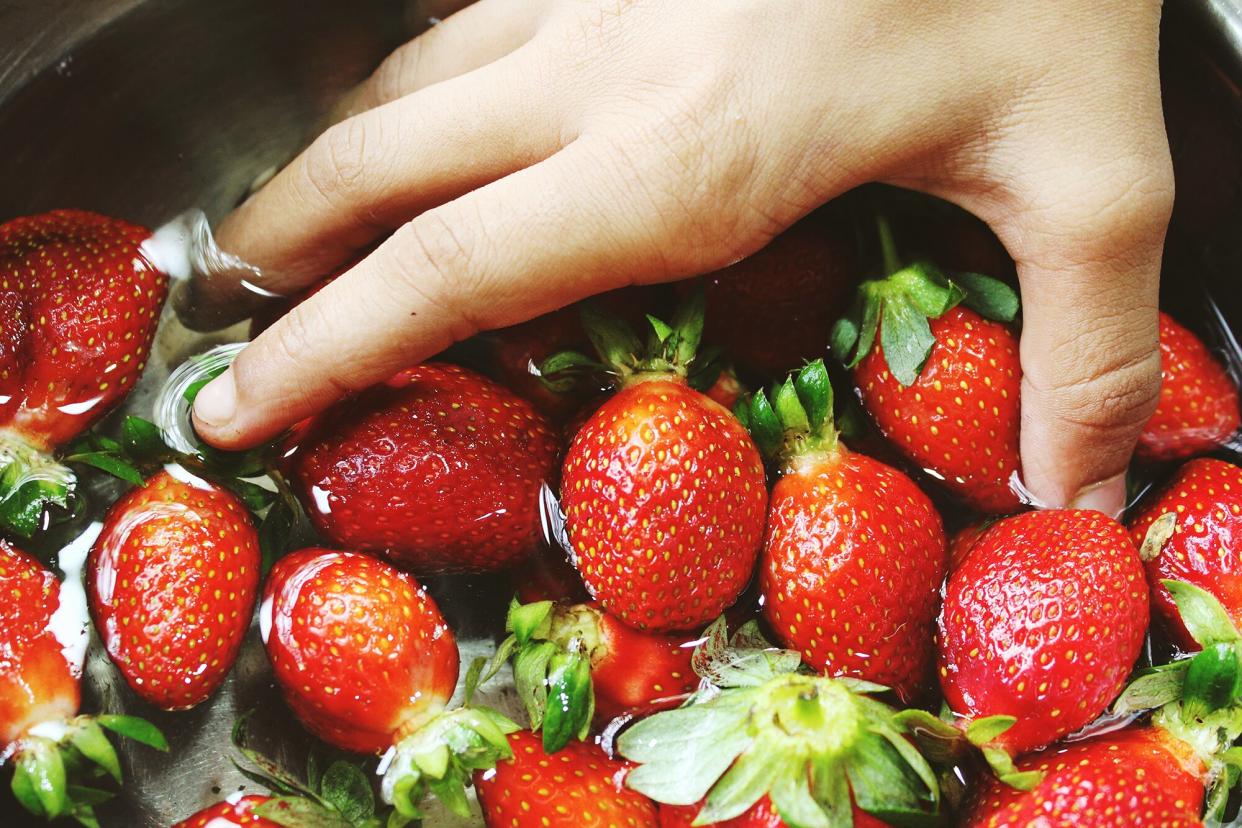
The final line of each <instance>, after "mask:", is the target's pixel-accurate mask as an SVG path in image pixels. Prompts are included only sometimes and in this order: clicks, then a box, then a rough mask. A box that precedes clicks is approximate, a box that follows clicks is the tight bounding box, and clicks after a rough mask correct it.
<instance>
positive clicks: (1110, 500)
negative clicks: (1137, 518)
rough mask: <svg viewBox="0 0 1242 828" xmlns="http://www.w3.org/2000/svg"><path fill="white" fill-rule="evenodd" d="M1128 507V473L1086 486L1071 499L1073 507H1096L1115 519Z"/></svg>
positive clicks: (1095, 508) (1070, 506)
mask: <svg viewBox="0 0 1242 828" xmlns="http://www.w3.org/2000/svg"><path fill="white" fill-rule="evenodd" d="M1125 507H1126V474H1125V472H1122V473H1121V474H1117V475H1114V476H1112V477H1110V478H1108V479H1107V480H1103V481H1101V482H1099V483H1093V484H1091V485H1090V486H1084V487H1083V488H1082V489H1080V490H1079V492H1078V494H1077V495H1075V496H1074V497H1073V499H1071V500H1070V503H1069V508H1071V509H1094V510H1095V511H1097V512H1103V513H1104V514H1106V515H1108V516H1109V517H1111V518H1113V519H1114V520H1116V519H1119V518H1120V517H1121V513H1122V512H1123V511H1125Z"/></svg>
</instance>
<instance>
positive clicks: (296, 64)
mask: <svg viewBox="0 0 1242 828" xmlns="http://www.w3.org/2000/svg"><path fill="white" fill-rule="evenodd" d="M513 2H522V0H513ZM457 4H458V3H456V2H454V0H440V2H424V3H403V2H399V1H398V0H391V1H390V2H384V0H200V1H199V2H191V0H145V1H144V0H77V2H74V0H0V220H4V219H7V218H9V217H11V216H14V215H21V214H26V213H32V212H37V211H40V210H45V209H49V208H53V207H71V206H72V207H82V208H87V209H92V210H98V211H101V212H106V213H113V214H117V215H120V216H123V217H126V218H129V219H132V220H136V221H142V222H145V223H147V224H150V225H157V224H160V223H162V222H163V221H165V220H166V219H168V218H170V217H172V216H173V215H176V214H178V213H180V212H181V211H182V210H184V209H186V208H188V207H193V206H197V207H201V208H203V209H205V210H206V211H207V213H208V214H209V215H210V216H212V217H213V218H215V217H219V216H220V215H221V214H222V213H224V212H225V211H227V210H228V209H229V208H230V207H231V206H232V205H234V204H235V203H236V202H237V201H238V200H239V198H241V197H242V196H243V195H244V193H245V192H246V190H247V188H248V186H249V184H250V183H251V182H252V181H253V180H254V179H255V178H256V177H257V176H259V175H260V174H262V173H263V172H265V171H267V170H269V169H271V168H272V167H274V166H276V165H279V164H280V163H282V162H283V161H285V160H286V159H288V158H289V157H290V155H291V154H292V153H293V152H295V151H296V150H297V148H298V147H299V146H301V145H302V144H303V142H304V141H305V140H306V138H307V137H308V136H307V133H308V131H309V130H310V128H311V126H312V125H313V124H314V123H316V121H317V120H318V119H319V118H320V117H322V115H323V113H324V112H325V111H326V110H327V108H328V107H329V106H330V104H331V103H332V101H333V100H334V99H335V98H336V97H337V96H338V95H339V94H340V93H341V92H342V91H343V90H345V89H346V88H348V87H349V86H350V85H351V84H353V83H355V82H356V81H357V80H359V79H360V78H362V77H363V76H364V75H365V74H366V73H367V72H368V71H369V70H370V69H371V68H373V67H374V66H375V65H376V64H377V63H378V62H379V61H380V60H381V59H382V57H383V56H384V55H385V54H387V53H388V52H389V51H390V50H391V49H392V48H393V47H395V46H396V45H397V44H399V43H400V42H402V41H403V40H405V39H406V38H407V37H408V36H409V35H410V34H411V33H412V32H414V31H416V30H418V29H420V28H422V27H423V26H425V25H426V23H427V19H428V17H430V16H443V15H445V14H447V13H448V11H450V10H451V7H452V6H454V5H457ZM1167 20H1168V25H1167V26H1166V29H1167V32H1166V40H1167V42H1166V55H1165V62H1166V66H1168V67H1169V71H1168V72H1167V73H1166V74H1167V75H1168V77H1166V92H1167V93H1168V95H1169V96H1170V97H1171V98H1173V99H1176V101H1177V104H1176V106H1174V105H1173V104H1170V121H1171V125H1170V131H1171V135H1172V136H1173V139H1174V140H1173V143H1174V152H1175V158H1176V159H1177V163H1178V174H1179V206H1178V215H1177V217H1176V218H1175V221H1174V225H1173V229H1172V231H1171V234H1170V246H1169V249H1170V253H1169V257H1168V264H1167V268H1168V270H1169V271H1171V272H1173V273H1174V274H1175V276H1176V277H1177V278H1176V279H1168V278H1166V284H1169V285H1174V286H1176V285H1184V284H1185V282H1184V280H1183V279H1182V277H1183V276H1185V275H1186V274H1190V273H1193V274H1194V275H1195V276H1203V277H1204V279H1205V281H1206V282H1207V284H1208V285H1209V286H1210V288H1211V290H1212V293H1213V294H1214V295H1215V297H1216V298H1217V300H1218V301H1219V302H1220V305H1221V307H1222V308H1223V309H1224V313H1225V315H1226V317H1227V318H1228V319H1229V320H1231V321H1232V322H1233V323H1234V326H1235V327H1237V324H1238V323H1239V322H1242V292H1240V291H1238V290H1237V289H1236V278H1237V277H1236V275H1235V274H1236V273H1237V272H1238V271H1237V269H1236V267H1235V266H1234V263H1235V262H1238V261H1242V255H1239V247H1240V245H1242V234H1240V233H1239V232H1238V228H1239V227H1242V184H1240V183H1239V182H1242V162H1240V161H1239V148H1240V147H1242V106H1240V105H1239V97H1238V93H1237V83H1238V82H1239V80H1240V79H1242V0H1194V1H1193V2H1192V0H1170V2H1169V3H1168V4H1167ZM1205 55H1207V56H1210V59H1208V58H1205ZM1230 79H1232V83H1231V82H1230ZM1205 146H1206V147H1207V149H1205ZM1185 293H1186V291H1184V290H1180V289H1178V290H1174V289H1170V290H1167V291H1166V294H1167V296H1166V298H1167V299H1168V301H1169V302H1170V303H1172V304H1173V305H1174V306H1176V305H1177V304H1178V303H1179V302H1181V303H1182V304H1183V309H1184V310H1185V313H1186V314H1189V315H1194V314H1200V313H1201V311H1200V310H1199V309H1198V308H1197V307H1194V308H1191V307H1186V306H1185V299H1184V294H1185ZM1196 303H1197V300H1196ZM236 334H237V332H236V331H233V332H226V333H224V334H222V335H217V336H215V337H211V338H207V337H202V336H197V335H192V334H189V333H188V332H186V331H185V330H184V329H182V328H180V326H178V325H177V324H176V322H175V320H172V319H171V318H166V319H165V325H164V327H163V329H162V331H161V334H160V339H159V343H158V346H157V352H156V355H155V357H154V358H153V359H152V360H151V365H150V368H149V370H148V374H147V376H146V377H145V379H144V381H143V384H142V386H141V388H140V389H139V392H138V393H136V394H135V395H134V397H133V398H132V399H131V401H130V403H129V406H128V407H129V409H130V410H131V411H135V412H137V413H143V414H147V413H149V410H150V404H151V398H152V393H153V391H154V389H156V388H158V387H159V385H160V384H161V383H162V381H163V379H164V377H165V376H166V375H167V373H168V371H169V369H170V368H171V367H173V366H175V365H176V364H177V363H179V362H180V361H181V360H182V359H184V357H185V356H186V355H187V354H188V353H193V352H196V351H199V350H203V349H205V348H206V347H207V346H208V345H209V344H211V343H213V342H216V341H219V340H220V339H221V338H227V337H229V336H230V335H236ZM430 586H431V589H432V591H433V592H434V593H435V594H436V596H437V598H438V599H439V600H440V601H441V603H442V606H443V608H444V610H445V613H446V615H447V616H448V617H449V620H450V622H451V623H452V624H453V626H454V628H455V629H456V630H457V631H458V635H459V640H460V641H461V642H462V644H463V650H464V652H463V665H464V664H466V663H468V662H469V659H470V656H471V655H473V654H475V653H477V652H480V651H482V650H484V649H486V648H487V647H488V646H489V645H490V641H491V635H492V634H493V633H494V632H495V630H496V629H497V624H496V621H497V618H496V617H495V616H490V617H489V616H487V615H483V614H480V612H479V610H478V608H479V607H484V606H490V607H501V606H503V604H504V602H505V600H506V597H507V592H506V590H507V586H506V585H505V584H503V583H497V582H491V581H478V580H475V581H472V582H464V581H455V582H454V581H446V582H443V583H434V584H431V585H430ZM494 692H498V693H499V694H500V696H502V697H503V698H498V699H496V701H498V702H499V703H500V705H501V706H503V707H509V708H510V709H512V708H511V703H512V699H511V698H508V697H507V695H506V694H507V691H506V690H504V688H503V683H502V684H501V689H500V690H498V691H494ZM83 706H84V708H85V709H87V710H114V711H122V710H123V711H126V712H132V713H137V714H139V715H146V716H149V717H150V718H151V719H152V720H153V721H155V722H156V723H157V724H158V725H159V726H161V727H162V728H163V729H164V730H165V732H166V733H167V734H168V735H169V736H170V738H171V741H172V744H173V751H172V753H171V754H170V755H168V756H162V755H157V754H153V753H152V752H150V751H146V750H145V749H142V748H135V749H130V748H129V747H126V749H125V762H126V765H127V768H126V770H127V776H128V785H127V788H126V791H125V794H124V795H123V796H122V797H121V798H120V799H119V800H118V801H117V802H116V803H114V804H113V805H111V806H109V807H107V808H105V809H104V810H103V811H102V812H101V822H102V824H103V825H104V826H126V828H129V827H130V826H133V827H134V828H145V827H146V826H167V825H169V824H170V823H171V822H173V821H175V820H176V819H179V818H182V817H185V816H187V815H188V814H190V813H191V812H192V811H194V810H195V809H197V808H199V807H202V806H203V805H205V804H207V803H209V802H211V801H214V800H216V799H219V798H220V797H221V796H223V795H225V794H227V793H230V792H232V791H233V790H236V789H237V787H238V786H239V785H241V784H243V782H244V780H243V778H242V777H241V776H240V775H239V774H237V773H236V771H234V770H233V769H232V768H231V765H230V762H229V757H230V756H231V755H232V753H231V750H230V748H229V744H228V732H229V728H230V726H231V724H232V721H233V718H234V716H235V715H236V714H237V713H238V712H240V711H243V710H247V709H251V708H255V709H256V710H257V714H256V715H255V717H254V721H255V725H256V730H257V731H258V733H257V736H258V738H259V742H260V746H261V747H265V748H267V749H268V750H269V751H270V752H272V753H273V754H275V755H276V756H278V757H281V758H283V759H284V760H285V761H286V762H287V763H288V764H290V765H291V766H294V767H296V766H297V765H298V764H299V763H300V762H301V761H302V757H303V755H304V752H305V750H306V748H307V746H308V744H309V740H308V739H307V738H306V737H304V736H302V735H301V730H300V728H298V727H297V725H296V724H295V723H294V722H293V720H292V718H291V717H290V715H289V714H288V712H287V711H286V710H285V707H284V705H283V704H282V703H281V701H280V699H279V695H278V693H277V692H276V691H275V689H274V688H273V686H272V683H271V677H270V673H269V671H268V669H267V664H266V658H265V655H264V653H263V648H262V645H261V644H260V643H259V641H258V638H257V635H255V634H254V633H253V632H252V634H251V637H250V639H249V640H248V642H247V645H246V647H245V649H244V651H243V652H242V655H241V658H240V660H239V662H238V664H237V667H236V669H235V670H234V674H233V676H232V677H231V678H230V679H229V681H228V683H227V684H226V686H225V687H224V688H223V689H222V690H221V691H220V692H219V693H218V694H217V696H216V697H215V698H214V699H213V700H212V701H211V702H209V703H208V704H205V705H203V706H201V707H200V708H198V709H196V710H193V711H190V712H186V713H177V714H163V713H159V712H153V711H150V710H149V709H145V708H144V706H143V705H141V704H140V703H138V702H137V701H136V700H135V698H134V697H133V696H132V694H131V693H130V692H129V691H128V689H127V688H126V687H125V685H124V683H123V682H121V681H119V679H118V676H117V674H116V672H115V671H114V670H113V668H112V667H111V665H110V664H109V663H108V661H107V659H106V657H105V656H104V655H103V654H102V653H101V651H100V650H99V648H98V646H94V647H93V648H92V654H91V658H90V660H89V662H88V668H87V682H86V690H85V698H84V700H83ZM427 823H428V824H430V825H452V824H454V823H453V821H452V820H449V819H448V818H447V817H444V816H443V815H436V816H433V817H432V818H431V819H429V820H428V821H427ZM25 824H26V820H25V819H24V818H23V817H22V816H21V815H20V814H19V813H18V812H17V811H16V810H15V806H14V805H13V804H12V802H11V800H9V799H6V798H4V797H3V796H2V795H0V826H5V828H10V826H17V825H25Z"/></svg>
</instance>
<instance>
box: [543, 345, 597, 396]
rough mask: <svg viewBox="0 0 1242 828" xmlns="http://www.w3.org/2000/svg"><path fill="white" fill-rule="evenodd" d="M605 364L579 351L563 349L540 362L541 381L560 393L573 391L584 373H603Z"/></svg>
mask: <svg viewBox="0 0 1242 828" xmlns="http://www.w3.org/2000/svg"><path fill="white" fill-rule="evenodd" d="M606 371H607V369H606V368H605V367H604V364H603V363H602V362H600V361H599V360H597V359H592V358H591V357H589V356H587V355H586V354H580V353H578V352H577V351H561V352H559V353H555V354H553V355H552V356H550V357H548V358H547V359H545V360H544V361H543V362H542V363H540V364H539V378H540V381H541V382H542V383H543V384H544V385H545V386H547V387H548V388H549V389H551V390H553V391H556V392H558V393H565V392H567V391H572V390H573V389H574V388H575V387H576V386H577V385H578V382H579V380H580V379H581V378H582V377H583V376H584V375H588V376H589V375H591V374H603V373H605V372H606Z"/></svg>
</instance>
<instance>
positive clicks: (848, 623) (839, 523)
mask: <svg viewBox="0 0 1242 828" xmlns="http://www.w3.org/2000/svg"><path fill="white" fill-rule="evenodd" d="M746 419H747V420H748V421H749V425H750V428H751V431H752V433H753V434H754V435H755V437H756V440H757V441H758V442H759V444H760V446H762V447H763V449H764V452H765V453H766V454H769V455H771V456H773V457H776V458H779V461H780V464H781V478H780V480H779V481H777V483H776V485H775V486H774V487H773V489H772V497H771V500H770V502H769V507H768V527H767V536H766V538H765V540H764V545H763V554H762V558H761V560H760V567H759V572H760V575H759V578H760V580H759V589H760V592H761V593H762V595H763V612H764V616H765V617H766V618H767V620H768V623H769V624H770V625H771V627H772V629H773V631H775V633H776V635H777V638H778V639H779V640H780V641H781V643H783V644H784V645H785V646H787V647H791V648H793V649H796V650H798V651H799V652H801V653H802V658H803V660H804V661H805V662H806V663H807V664H808V665H810V666H811V667H813V668H815V669H816V670H817V671H820V672H822V673H825V674H827V675H834V676H836V675H844V676H852V677H855V678H861V679H865V680H867V681H873V682H876V683H878V684H883V685H887V686H891V687H892V688H893V689H894V690H895V691H896V692H897V694H898V696H900V697H901V699H902V700H903V701H910V700H911V699H914V698H916V697H918V696H919V695H920V694H921V693H922V691H924V690H925V689H927V688H928V686H929V685H930V684H931V681H930V680H931V670H932V629H933V625H934V624H935V620H936V610H937V607H938V604H939V590H940V584H941V582H942V581H943V580H944V575H945V537H944V527H943V526H942V525H941V522H940V516H939V514H937V512H936V509H935V507H933V506H932V503H931V501H930V500H929V499H928V498H927V496H926V495H925V494H923V492H922V491H920V490H919V488H918V486H916V485H914V483H913V482H912V481H911V480H910V479H909V478H908V477H906V476H905V475H904V474H902V473H901V472H899V471H897V470H896V469H893V468H891V467H889V466H886V465H884V464H883V463H880V462H878V461H876V460H872V459H871V458H870V457H867V456H865V455H862V454H855V453H854V452H851V451H850V450H849V449H847V448H845V447H844V446H843V445H841V443H840V442H838V440H837V433H836V430H835V428H834V426H833V421H832V387H831V385H830V384H829V382H828V372H827V369H825V367H824V363H823V361H822V360H817V361H816V362H813V363H811V364H810V365H809V366H807V367H806V368H804V369H803V370H802V371H801V372H800V373H799V374H798V376H797V378H796V380H795V379H794V378H790V379H788V380H786V382H785V383H784V384H783V385H781V386H779V387H778V388H777V389H776V390H775V391H774V393H773V401H772V402H771V403H769V401H768V397H767V396H766V395H764V394H763V393H762V392H760V393H759V394H756V395H755V397H754V398H752V400H751V401H750V404H749V406H748V410H747V415H746Z"/></svg>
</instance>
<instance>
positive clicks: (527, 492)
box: [290, 363, 557, 574]
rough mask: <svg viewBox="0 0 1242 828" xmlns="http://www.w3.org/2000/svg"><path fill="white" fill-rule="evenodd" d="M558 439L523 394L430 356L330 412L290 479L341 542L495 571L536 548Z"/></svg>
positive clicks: (314, 516) (299, 451)
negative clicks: (543, 498) (542, 503)
mask: <svg viewBox="0 0 1242 828" xmlns="http://www.w3.org/2000/svg"><path fill="white" fill-rule="evenodd" d="M556 455H557V438H556V435H555V434H554V433H553V431H552V428H551V427H550V426H549V424H548V422H547V421H546V420H545V419H544V418H543V417H542V416H541V415H540V414H538V413H537V412H536V411H535V410H534V409H533V408H532V407H531V405H530V403H528V402H526V401H525V400H523V399H521V398H519V397H517V396H515V395H514V394H513V393H512V392H510V391H508V390H507V389H505V388H502V387H501V386H499V385H497V384H496V383H494V382H492V381H491V380H488V379H486V378H484V377H482V376H479V375H478V374H475V373H473V372H471V371H467V370H466V369H464V368H458V367H457V366H454V365H446V364H437V363H428V364H425V365H420V366H418V367H417V368H411V369H409V370H408V371H405V372H403V373H401V374H399V375H398V376H397V377H394V378H393V379H392V380H390V381H389V382H387V383H385V384H382V385H379V386H376V387H374V388H371V389H368V390H366V391H363V392H362V393H361V394H359V395H357V396H356V397H353V398H351V399H348V400H345V401H343V402H341V403H339V404H337V405H336V406H335V407H333V408H332V409H330V410H329V411H328V412H327V413H325V414H324V415H322V416H321V417H320V418H319V419H318V420H317V421H316V422H315V424H314V425H313V426H312V427H311V428H310V431H309V433H308V434H306V435H305V436H304V437H303V438H302V440H301V442H300V445H298V446H297V448H296V450H295V451H294V453H293V455H292V457H291V458H290V471H291V478H292V482H293V484H294V486H295V488H296V489H297V490H298V493H299V496H300V497H301V499H302V502H303V504H305V505H306V507H307V511H308V512H309V513H310V516H311V520H312V522H313V523H314V524H315V526H316V528H318V529H319V531H320V532H321V533H322V534H323V535H324V536H325V537H326V538H328V539H329V540H330V541H331V542H332V543H335V544H338V545H340V546H343V547H346V548H350V549H359V550H362V551H367V552H382V553H384V554H385V555H387V556H389V557H390V558H392V559H393V560H394V561H396V562H398V563H399V564H401V565H402V566H403V567H407V568H409V569H411V570H412V571H414V572H417V573H419V574H440V573H449V572H454V573H459V572H487V571H494V570H498V569H503V568H505V567H508V566H510V565H512V564H514V563H517V562H518V561H520V560H522V559H524V558H526V557H527V556H528V555H529V554H530V553H531V552H532V551H534V550H535V549H536V548H537V546H538V544H539V542H540V538H541V531H540V520H539V490H540V487H541V486H542V485H543V484H544V482H545V481H549V480H552V479H553V477H554V475H555V473H556V469H555V462H556Z"/></svg>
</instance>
